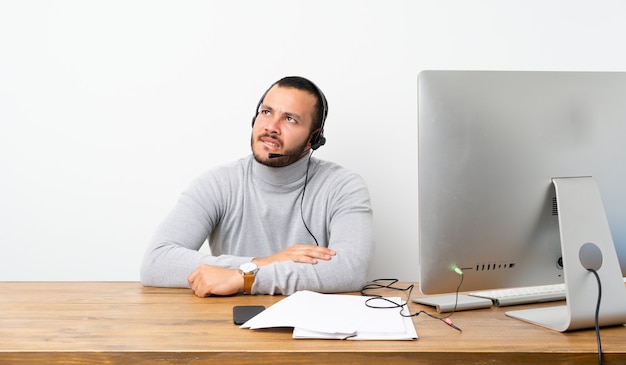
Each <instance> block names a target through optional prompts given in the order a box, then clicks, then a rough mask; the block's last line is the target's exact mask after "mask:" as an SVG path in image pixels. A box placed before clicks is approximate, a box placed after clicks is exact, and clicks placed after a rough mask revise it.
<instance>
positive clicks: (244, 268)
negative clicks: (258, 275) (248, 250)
mask: <svg viewBox="0 0 626 365" xmlns="http://www.w3.org/2000/svg"><path fill="white" fill-rule="evenodd" d="M256 269H257V266H256V264H255V263H252V262H246V263H245V264H243V265H241V266H239V270H241V271H242V272H244V273H249V272H253V271H254V270H256Z"/></svg>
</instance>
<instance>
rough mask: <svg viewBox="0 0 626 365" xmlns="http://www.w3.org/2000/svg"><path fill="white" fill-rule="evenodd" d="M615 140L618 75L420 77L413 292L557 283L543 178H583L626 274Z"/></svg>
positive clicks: (554, 209)
mask: <svg viewBox="0 0 626 365" xmlns="http://www.w3.org/2000/svg"><path fill="white" fill-rule="evenodd" d="M625 139H626V73H620V72H540V71H423V72H421V73H420V75H419V78H418V182H419V184H418V199H419V209H418V216H419V247H420V249H419V254H420V257H419V259H420V264H419V268H420V279H419V283H420V288H421V290H422V292H423V293H425V294H438V293H452V292H455V291H456V290H457V287H458V285H459V275H458V274H457V273H456V272H455V269H456V268H460V269H462V270H463V272H464V275H463V283H462V287H461V291H471V290H484V289H495V288H508V287H518V286H532V285H544V284H554V283H563V282H564V271H563V265H564V262H563V254H562V249H561V238H560V228H559V205H558V200H557V197H556V192H555V184H554V179H555V178H571V177H592V179H593V181H595V183H596V184H597V188H598V191H599V195H600V196H601V204H602V208H603V209H604V213H605V215H606V220H607V221H608V225H609V227H610V234H611V236H612V239H613V243H614V247H615V252H616V255H613V256H617V257H619V264H616V266H617V267H618V270H621V273H622V275H623V274H624V273H626V187H625V186H626V185H625V183H626V146H625V143H624V142H625ZM581 195H588V194H587V193H586V192H585V193H583V194H581ZM565 265H567V263H565ZM622 286H623V283H622Z"/></svg>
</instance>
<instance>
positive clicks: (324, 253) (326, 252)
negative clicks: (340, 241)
mask: <svg viewBox="0 0 626 365" xmlns="http://www.w3.org/2000/svg"><path fill="white" fill-rule="evenodd" d="M336 254H337V253H336V252H335V251H334V250H331V249H330V248H326V247H321V246H314V245H303V244H299V245H293V246H291V247H289V248H287V249H284V250H282V251H280V252H277V253H275V254H273V255H271V256H267V257H257V258H255V259H254V260H252V262H254V263H255V264H257V265H258V266H265V265H269V264H271V263H274V262H281V261H293V262H302V263H305V264H313V265H314V264H317V260H326V261H328V260H330V259H331V258H332V257H333V256H335V255H336Z"/></svg>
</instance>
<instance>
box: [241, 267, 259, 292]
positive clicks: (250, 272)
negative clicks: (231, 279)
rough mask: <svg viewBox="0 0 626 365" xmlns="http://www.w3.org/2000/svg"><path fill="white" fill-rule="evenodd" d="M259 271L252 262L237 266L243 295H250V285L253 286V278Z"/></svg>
mask: <svg viewBox="0 0 626 365" xmlns="http://www.w3.org/2000/svg"><path fill="white" fill-rule="evenodd" d="M257 271H259V267H258V266H257V265H256V264H255V263H253V262H246V263H245V264H241V266H239V272H241V276H243V293H244V294H250V293H252V284H254V276H255V275H256V272H257Z"/></svg>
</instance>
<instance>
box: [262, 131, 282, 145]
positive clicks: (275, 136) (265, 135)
mask: <svg viewBox="0 0 626 365" xmlns="http://www.w3.org/2000/svg"><path fill="white" fill-rule="evenodd" d="M260 138H271V139H274V140H276V141H278V142H279V143H281V144H282V143H283V141H282V140H281V139H280V138H278V136H277V135H276V134H272V133H267V132H266V133H263V134H261V135H260V136H259V139H260Z"/></svg>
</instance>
